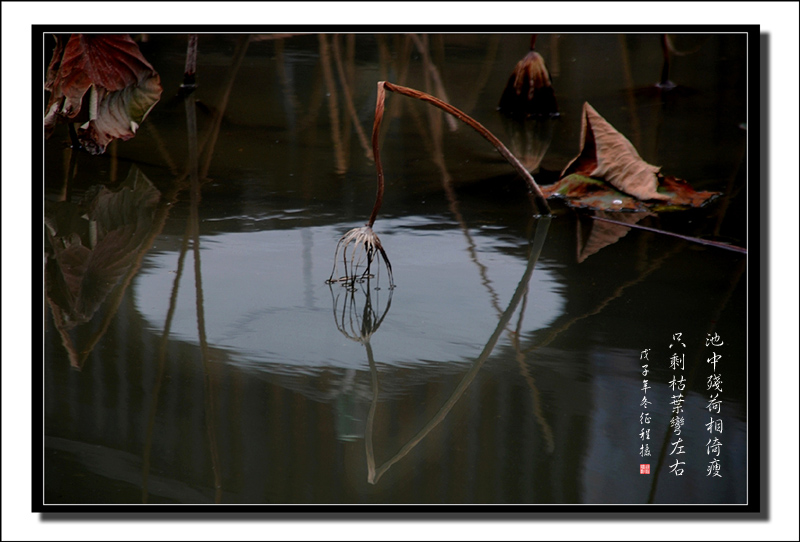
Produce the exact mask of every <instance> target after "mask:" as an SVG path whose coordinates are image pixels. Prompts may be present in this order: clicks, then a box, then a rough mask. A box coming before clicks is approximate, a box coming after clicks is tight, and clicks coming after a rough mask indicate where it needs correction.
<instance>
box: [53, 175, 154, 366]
mask: <svg viewBox="0 0 800 542" xmlns="http://www.w3.org/2000/svg"><path fill="white" fill-rule="evenodd" d="M90 194H91V196H90V195H89V194H87V197H86V198H85V199H84V201H83V202H82V203H79V204H76V203H72V202H68V201H62V202H56V203H53V204H49V205H47V207H46V209H45V228H44V229H45V262H46V263H45V294H46V296H47V302H48V304H49V305H50V309H51V311H52V314H53V318H54V321H55V324H56V328H57V329H58V331H59V333H60V334H61V338H62V342H63V344H64V346H65V348H66V349H67V351H68V352H69V356H70V363H71V365H72V366H73V367H75V368H77V369H79V368H81V367H82V366H83V363H84V362H85V360H86V358H87V357H88V356H89V354H90V353H91V352H92V350H93V348H94V345H95V344H96V343H97V342H98V341H99V340H100V338H101V337H102V336H103V334H104V333H105V330H106V329H107V327H108V324H109V323H110V321H111V319H112V318H113V316H114V315H115V314H116V310H117V308H118V307H119V303H120V302H121V300H122V296H123V294H124V293H125V290H126V289H127V286H128V284H129V283H130V281H131V279H132V278H133V276H134V275H135V274H136V271H138V269H139V265H140V264H141V259H142V257H143V256H144V253H146V252H147V250H148V248H149V247H150V242H151V241H152V239H153V238H154V237H155V236H156V235H157V234H158V233H159V232H160V231H161V228H162V227H163V218H164V216H163V214H164V213H163V212H159V210H158V207H159V201H160V200H161V193H160V192H159V191H158V189H156V188H155V186H153V184H152V183H151V182H150V180H149V179H147V177H145V175H144V174H143V173H142V172H141V171H139V169H138V168H137V167H135V166H134V167H132V168H131V170H130V172H129V173H128V177H127V179H126V180H125V182H124V183H123V184H122V185H121V186H120V187H119V188H118V189H117V190H110V189H108V188H106V187H105V186H102V185H98V186H96V187H94V188H93V189H92V190H91V191H90ZM48 203H49V202H48ZM104 303H105V304H106V305H105V306H106V307H107V309H106V311H105V314H104V319H103V321H102V324H101V325H100V331H99V332H96V333H94V335H93V336H92V337H91V338H90V339H89V340H88V341H87V342H86V343H85V344H83V345H82V346H80V347H79V346H78V345H76V344H75V342H74V340H73V337H71V335H70V331H71V330H73V329H75V328H76V327H78V326H81V325H83V324H86V323H88V322H91V321H92V320H93V319H94V317H95V314H96V313H97V312H98V310H100V309H101V307H103V305H104Z"/></svg>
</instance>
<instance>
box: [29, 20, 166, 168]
mask: <svg viewBox="0 0 800 542" xmlns="http://www.w3.org/2000/svg"><path fill="white" fill-rule="evenodd" d="M64 39H65V38H64V37H63V36H56V47H55V49H54V51H53V58H52V60H51V61H50V65H49V66H48V69H47V75H46V78H45V90H47V91H49V92H50V100H49V101H48V104H47V112H46V114H45V118H44V127H45V135H46V137H49V136H50V135H51V134H52V132H53V129H54V128H55V125H56V124H58V123H64V122H77V123H81V126H80V128H79V129H78V139H79V141H80V142H81V144H82V145H83V146H84V147H85V148H86V149H87V150H88V151H89V152H91V153H93V154H101V153H103V152H104V151H105V149H106V146H107V145H108V143H110V142H111V141H112V140H114V139H122V140H123V141H124V140H127V139H130V138H132V137H133V136H134V135H135V133H136V130H137V129H138V128H139V125H140V124H141V122H142V121H143V120H144V118H145V117H146V116H147V114H148V113H149V112H150V110H152V108H153V106H155V104H156V103H157V102H158V101H159V99H160V98H161V91H162V88H161V80H160V77H159V75H158V73H156V71H155V69H153V66H151V65H150V63H149V62H147V60H145V58H144V57H143V56H142V54H141V52H140V51H139V46H138V45H137V44H136V42H134V41H133V40H132V39H131V38H130V36H128V35H87V34H73V35H72V36H70V38H69V40H68V41H67V42H66V43H64Z"/></svg>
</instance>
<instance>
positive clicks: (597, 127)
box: [561, 102, 670, 201]
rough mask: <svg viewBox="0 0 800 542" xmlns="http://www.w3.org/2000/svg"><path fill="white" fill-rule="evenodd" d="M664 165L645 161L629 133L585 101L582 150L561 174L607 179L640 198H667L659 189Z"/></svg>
mask: <svg viewBox="0 0 800 542" xmlns="http://www.w3.org/2000/svg"><path fill="white" fill-rule="evenodd" d="M660 169H661V168H660V167H658V166H654V165H652V164H648V163H647V162H645V161H644V160H643V159H642V157H641V156H639V153H638V152H637V151H636V148H635V147H634V146H633V144H632V143H631V142H630V141H628V139H627V138H626V137H625V136H623V135H622V134H621V133H619V132H618V131H617V130H616V129H615V128H614V127H613V126H612V125H611V124H609V123H608V121H606V120H605V119H604V118H603V117H601V116H600V115H599V114H598V113H597V111H595V110H594V108H593V107H592V106H591V105H589V103H588V102H584V104H583V115H582V117H581V149H580V154H579V155H578V156H577V157H576V158H574V159H573V160H572V161H571V162H570V163H569V164H567V167H566V168H564V171H563V172H562V173H561V177H566V176H568V175H570V174H571V173H577V174H580V175H585V176H588V177H595V178H599V179H604V180H605V181H607V182H608V183H610V184H611V185H612V186H614V187H615V188H616V189H617V190H619V191H621V192H624V193H626V194H630V195H631V196H634V197H636V198H637V199H639V200H642V201H646V200H651V199H656V200H662V201H665V200H668V199H670V196H669V195H668V194H664V193H659V192H658V191H657V189H658V172H659V170H660Z"/></svg>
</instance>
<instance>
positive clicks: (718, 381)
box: [706, 333, 725, 478]
mask: <svg viewBox="0 0 800 542" xmlns="http://www.w3.org/2000/svg"><path fill="white" fill-rule="evenodd" d="M724 344H725V343H724V342H723V341H722V337H720V336H719V334H717V333H714V335H713V336H712V335H711V334H710V333H709V334H708V336H707V337H706V348H707V349H710V350H711V357H709V358H707V359H706V363H708V364H709V365H710V366H711V374H710V375H708V378H707V379H706V390H707V391H708V404H707V406H706V408H707V409H708V412H709V413H710V414H711V415H710V416H709V422H708V423H707V424H706V430H707V431H708V432H709V439H708V442H707V443H706V455H708V456H709V457H710V458H711V461H709V463H708V467H707V468H706V476H711V477H718V478H722V472H721V471H722V463H721V462H720V459H719V457H720V453H721V451H722V441H721V440H720V436H721V435H722V418H719V417H717V418H715V417H714V415H715V414H716V415H717V416H719V414H720V412H721V410H722V399H720V394H721V393H722V373H721V372H719V370H718V367H717V365H719V364H720V363H721V360H722V354H719V353H718V352H717V348H719V347H721V346H723V345H724Z"/></svg>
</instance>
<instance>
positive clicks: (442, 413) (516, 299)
mask: <svg viewBox="0 0 800 542" xmlns="http://www.w3.org/2000/svg"><path fill="white" fill-rule="evenodd" d="M549 226H550V217H542V218H540V219H539V221H538V223H537V226H536V233H535V235H534V239H533V244H532V246H531V251H530V256H529V257H528V265H527V266H526V267H525V272H524V273H523V275H522V278H521V279H520V281H519V283H518V284H517V288H516V290H515V291H514V295H513V296H512V297H511V301H510V302H509V304H508V307H506V310H505V311H504V312H503V313H502V314H501V315H500V320H499V321H498V322H497V326H496V327H495V329H494V332H493V333H492V335H491V336H490V337H489V340H488V341H487V342H486V344H485V345H484V347H483V350H482V351H481V353H480V355H479V356H478V358H477V359H476V360H475V362H474V363H473V364H472V367H471V368H470V370H469V371H468V372H467V374H466V375H464V377H463V378H462V379H461V382H459V383H458V385H457V386H456V388H455V389H454V390H453V393H452V394H451V395H450V397H449V398H448V399H447V401H445V403H444V404H443V405H442V407H441V408H440V409H439V410H438V412H437V413H436V414H435V415H434V416H433V418H431V419H430V420H429V421H428V423H427V424H425V426H424V427H423V428H422V429H420V430H419V432H417V434H416V435H414V436H413V437H411V439H410V440H409V441H408V442H406V443H405V444H404V445H403V446H402V448H400V450H399V451H398V452H397V453H396V454H395V455H393V456H392V457H391V458H389V459H388V460H387V461H385V462H384V463H383V464H382V465H381V466H379V467H376V465H375V452H374V449H373V445H372V440H373V434H374V427H373V426H374V420H375V411H376V409H377V407H378V370H377V367H376V365H375V360H374V359H373V354H372V348H371V347H370V345H369V341H367V342H366V344H365V346H366V347H367V356H368V358H369V366H370V372H371V374H372V389H373V392H372V393H373V395H372V405H371V406H370V410H369V414H368V416H367V431H366V435H365V438H364V442H365V446H366V454H367V469H368V474H367V481H368V482H369V483H370V484H377V483H378V480H380V478H381V476H383V474H384V473H385V472H386V471H388V470H389V469H390V468H391V466H392V465H394V464H395V463H397V462H398V461H400V460H401V459H402V458H403V457H405V456H406V455H407V454H408V453H409V452H410V451H411V450H413V449H414V447H415V446H416V445H417V444H419V443H420V442H421V441H422V439H424V438H425V437H426V436H427V435H428V433H430V432H431V431H432V430H433V429H434V428H435V427H436V426H437V425H439V423H441V422H442V420H444V419H445V417H446V416H447V414H448V413H449V412H450V410H452V408H453V406H455V404H456V403H457V402H458V400H459V399H461V396H462V395H463V394H464V392H465V391H466V390H467V388H468V387H469V386H470V384H472V381H473V380H475V377H476V376H477V374H478V372H479V371H480V369H481V367H483V364H484V363H485V362H486V360H487V359H488V358H489V356H490V355H491V354H492V351H493V350H494V347H495V345H496V344H497V341H498V339H499V338H500V335H501V334H502V333H503V331H504V330H505V328H506V326H507V325H508V323H509V322H510V321H511V317H512V316H513V315H514V313H515V312H516V310H517V307H518V306H519V304H520V302H521V301H522V299H523V297H524V296H525V294H526V293H527V291H528V283H529V282H530V280H531V277H532V276H533V270H534V268H535V267H536V262H537V261H538V260H539V255H540V254H541V252H542V247H544V242H545V239H546V238H547V230H548V228H549Z"/></svg>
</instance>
